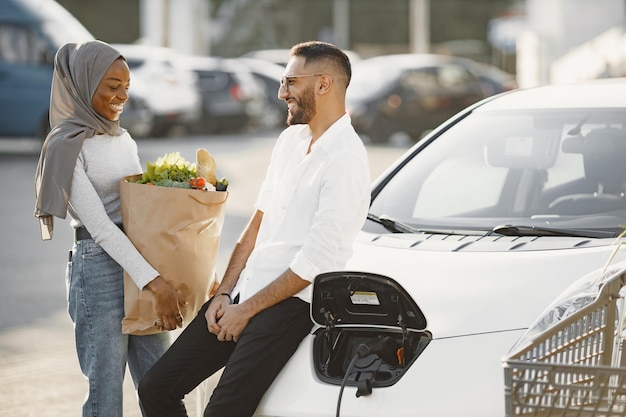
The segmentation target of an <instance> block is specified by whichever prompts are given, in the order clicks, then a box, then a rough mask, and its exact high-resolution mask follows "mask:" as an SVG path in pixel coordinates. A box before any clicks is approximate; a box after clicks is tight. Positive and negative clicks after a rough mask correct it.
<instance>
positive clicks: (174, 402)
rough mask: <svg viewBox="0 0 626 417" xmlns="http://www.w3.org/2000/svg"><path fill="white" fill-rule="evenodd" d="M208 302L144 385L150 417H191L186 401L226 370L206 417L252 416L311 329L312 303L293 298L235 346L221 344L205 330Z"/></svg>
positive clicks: (259, 318)
mask: <svg viewBox="0 0 626 417" xmlns="http://www.w3.org/2000/svg"><path fill="white" fill-rule="evenodd" d="M210 302H211V300H209V301H208V302H207V303H205V304H204V306H202V309H201V310H200V312H199V313H198V316H197V317H196V318H195V319H194V320H193V321H192V322H191V323H189V325H188V326H187V327H186V328H185V330H184V331H183V332H182V333H181V334H180V335H179V336H178V338H177V339H176V341H175V342H174V343H173V344H172V346H171V347H170V348H169V349H168V351H167V352H166V353H165V354H164V355H163V356H162V357H161V359H159V361H158V362H157V363H156V364H154V366H153V367H152V368H151V369H150V370H149V371H148V373H147V374H146V375H145V376H144V377H143V379H142V380H141V383H140V385H139V397H140V400H141V404H142V406H143V409H144V411H145V413H146V416H147V417H158V416H163V417H177V416H187V411H186V410H185V405H184V403H183V401H182V400H183V398H184V397H185V395H187V394H188V393H189V392H191V391H192V390H193V389H194V388H195V387H197V386H198V385H199V384H200V383H201V382H202V381H204V380H205V379H207V378H208V377H209V376H211V375H213V374H214V373H215V372H217V371H219V370H220V369H222V368H223V367H224V372H223V373H222V376H221V378H220V381H219V383H218V385H217V387H216V388H215V390H214V391H213V395H212V396H211V400H210V401H209V404H208V405H207V407H206V409H205V410H204V417H218V416H219V417H229V416H232V417H246V416H252V415H253V414H254V412H255V410H256V407H257V405H258V404H259V402H260V401H261V399H262V398H263V394H265V391H267V389H268V388H269V386H270V385H271V384H272V382H273V381H274V379H275V378H276V376H277V375H278V373H279V372H280V370H281V369H282V368H283V366H284V365H285V364H286V363H287V361H288V360H289V358H290V357H291V356H292V355H293V353H294V352H295V351H296V349H297V348H298V345H299V344H300V342H302V339H304V337H305V336H306V335H307V334H308V333H309V332H310V331H311V328H312V326H313V324H312V322H311V319H310V314H309V306H310V305H309V303H307V302H305V301H302V300H301V299H299V298H296V297H292V298H289V299H287V300H285V301H282V302H281V303H279V304H276V305H275V306H272V307H270V308H268V309H266V310H264V311H262V312H261V313H259V314H258V315H256V316H255V317H253V318H252V319H251V320H250V321H249V322H248V325H247V326H246V328H245V329H244V331H243V332H242V333H241V335H240V337H239V340H238V341H237V342H220V341H219V340H217V336H216V335H214V334H212V333H210V332H209V330H208V328H207V322H206V318H205V316H204V314H205V312H206V310H207V308H208V305H209V303H210Z"/></svg>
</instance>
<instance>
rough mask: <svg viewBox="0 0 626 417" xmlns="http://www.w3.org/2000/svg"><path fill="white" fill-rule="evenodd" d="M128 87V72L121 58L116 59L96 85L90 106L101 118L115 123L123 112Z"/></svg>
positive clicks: (126, 65)
mask: <svg viewBox="0 0 626 417" xmlns="http://www.w3.org/2000/svg"><path fill="white" fill-rule="evenodd" d="M129 86H130V70H129V69H128V64H126V61H125V60H124V59H122V58H118V59H116V60H115V61H114V62H113V63H112V64H111V66H110V67H109V69H108V70H107V72H106V73H105V74H104V77H102V81H100V84H98V88H97V89H96V91H95V93H94V94H93V97H92V98H91V105H92V106H93V108H94V110H95V111H96V112H97V113H98V114H99V115H101V116H102V117H104V118H106V119H108V120H111V121H116V120H119V118H120V114H122V111H123V110H124V103H126V100H128V88H129Z"/></svg>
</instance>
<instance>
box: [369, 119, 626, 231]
mask: <svg viewBox="0 0 626 417" xmlns="http://www.w3.org/2000/svg"><path fill="white" fill-rule="evenodd" d="M624 123H626V114H625V113H624V112H615V111H605V112H598V111H597V110H594V111H587V112H585V111H584V110H582V111H581V110H576V111H572V110H568V111H550V112H546V111H542V112H520V111H516V112H509V113H507V112H495V111H492V112H476V113H474V114H470V115H469V116H468V117H467V118H465V119H463V120H461V121H460V122H459V123H457V124H456V125H454V126H452V127H451V128H450V129H449V130H447V131H445V132H444V133H443V134H442V135H441V136H439V137H438V138H436V139H434V140H432V142H430V143H428V144H425V145H424V147H423V148H422V149H421V150H420V151H419V153H417V154H416V155H415V156H414V157H413V158H411V159H410V160H409V161H408V162H407V163H406V164H405V165H404V166H403V167H402V168H401V169H400V170H399V171H398V172H397V173H396V174H395V175H394V176H393V177H392V178H391V179H389V180H388V182H387V183H386V184H385V185H384V186H383V187H382V189H380V190H379V191H377V192H376V194H375V195H374V198H373V201H372V205H371V211H372V213H374V214H376V215H378V216H381V215H385V216H389V217H392V218H394V219H396V220H399V221H402V222H405V223H408V224H413V225H419V226H433V225H436V226H442V227H446V226H454V227H459V226H461V225H462V226H463V227H466V228H469V229H472V228H477V229H482V228H488V229H491V228H493V227H495V226H497V225H499V224H504V223H518V222H520V221H522V220H524V221H526V222H533V221H542V222H545V221H546V219H550V220H551V221H552V223H555V222H558V221H563V222H566V221H567V222H571V221H576V222H579V223H583V224H584V223H588V224H589V227H591V228H593V227H594V226H593V225H596V226H597V223H592V220H590V218H591V217H593V216H594V215H597V216H598V217H597V218H596V220H598V218H600V216H603V217H605V218H606V221H607V227H608V223H611V224H612V225H613V226H616V225H617V224H619V221H620V219H622V220H621V222H622V223H623V222H624V221H625V220H626V198H625V193H626V188H625V187H626V184H625V183H626V168H621V167H622V166H623V165H624V164H623V163H621V162H620V158H621V156H622V155H624V152H626V127H625V126H624ZM607 213H610V215H607Z"/></svg>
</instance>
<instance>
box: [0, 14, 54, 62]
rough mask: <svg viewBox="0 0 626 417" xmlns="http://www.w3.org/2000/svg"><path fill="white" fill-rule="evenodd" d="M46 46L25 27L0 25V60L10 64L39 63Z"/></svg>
mask: <svg viewBox="0 0 626 417" xmlns="http://www.w3.org/2000/svg"><path fill="white" fill-rule="evenodd" d="M45 51H46V45H45V43H44V42H42V40H41V39H40V38H39V37H38V36H37V34H36V33H35V32H34V31H32V30H31V29H29V28H28V27H26V26H21V25H14V24H4V23H0V60H1V61H4V62H7V63H10V64H36V63H39V62H40V61H41V59H42V57H43V56H44V53H45Z"/></svg>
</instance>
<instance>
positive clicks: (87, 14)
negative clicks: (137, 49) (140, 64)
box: [57, 0, 141, 43]
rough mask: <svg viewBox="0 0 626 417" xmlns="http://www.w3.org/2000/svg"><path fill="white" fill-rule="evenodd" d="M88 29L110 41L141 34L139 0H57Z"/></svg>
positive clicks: (101, 38) (126, 39)
mask: <svg viewBox="0 0 626 417" xmlns="http://www.w3.org/2000/svg"><path fill="white" fill-rule="evenodd" d="M57 2H58V3H59V4H60V5H61V6H63V7H65V8H66V9H67V10H68V11H69V12H70V13H71V14H73V15H74V16H75V17H76V18H77V19H78V20H80V22H81V23H82V24H83V25H84V26H85V27H86V28H87V29H88V30H89V31H90V32H91V34H92V35H93V36H95V37H96V39H100V40H102V41H105V42H109V43H131V42H134V41H135V40H137V39H138V38H139V36H140V33H141V32H140V26H139V0H106V1H100V0H57Z"/></svg>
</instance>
